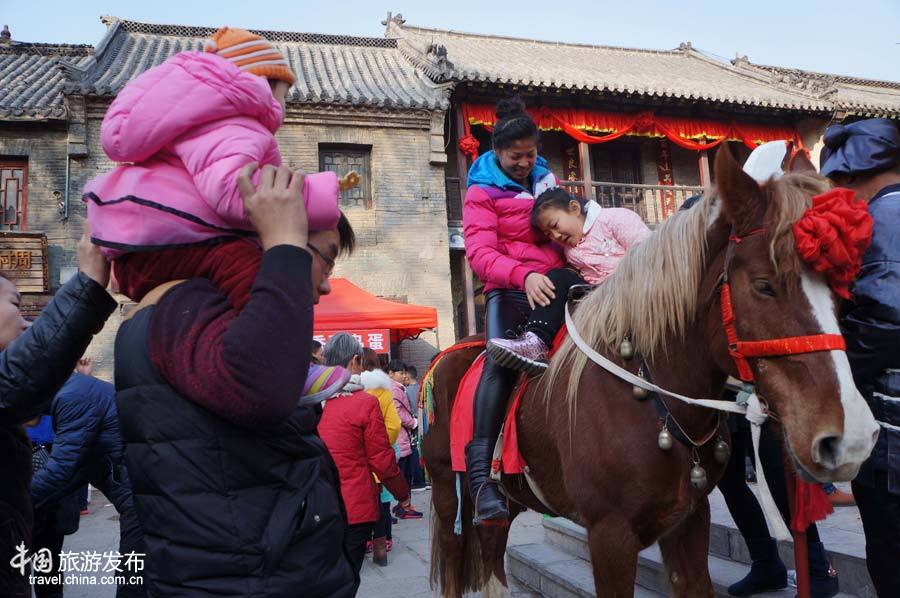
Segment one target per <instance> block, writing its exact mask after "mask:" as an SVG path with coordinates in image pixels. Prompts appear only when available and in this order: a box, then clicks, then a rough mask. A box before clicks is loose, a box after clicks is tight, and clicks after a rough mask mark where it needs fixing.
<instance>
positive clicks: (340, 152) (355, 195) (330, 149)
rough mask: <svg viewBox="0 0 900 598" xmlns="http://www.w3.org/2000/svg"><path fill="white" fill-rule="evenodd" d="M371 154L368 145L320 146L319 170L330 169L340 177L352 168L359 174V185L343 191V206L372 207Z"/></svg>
mask: <svg viewBox="0 0 900 598" xmlns="http://www.w3.org/2000/svg"><path fill="white" fill-rule="evenodd" d="M371 155H372V151H371V148H369V147H367V146H359V145H324V144H323V145H320V146H319V170H322V171H325V170H330V171H332V172H335V173H337V175H338V176H339V177H342V176H344V175H345V174H347V173H348V172H350V171H351V170H355V171H356V172H357V174H359V185H357V186H356V187H354V188H353V189H349V190H347V191H344V192H343V193H341V207H342V208H364V209H366V210H370V209H372V184H371V172H372V168H371V160H370V158H371Z"/></svg>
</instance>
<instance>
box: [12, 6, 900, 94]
mask: <svg viewBox="0 0 900 598" xmlns="http://www.w3.org/2000/svg"><path fill="white" fill-rule="evenodd" d="M388 11H392V12H393V13H395V14H396V13H402V14H403V16H404V18H406V20H407V23H408V24H410V25H418V26H422V27H434V28H439V29H455V30H458V31H466V32H472V33H488V34H495V35H507V36H514V37H527V38H534V39H544V40H551V41H561V42H575V43H589V44H602V45H613V46H625V47H633V48H654V49H672V48H675V47H677V46H678V44H679V43H681V42H684V41H690V42H691V43H692V44H693V45H694V47H695V48H697V49H699V50H701V51H703V52H706V53H707V54H709V55H711V56H713V57H716V58H719V59H722V60H730V59H732V58H734V57H735V55H736V54H741V55H746V56H747V57H748V58H749V59H750V60H751V61H752V62H755V63H759V64H770V65H778V66H791V67H797V68H803V69H807V70H813V71H820V72H827V73H836V74H843V75H854V76H858V77H870V78H875V79H885V80H889V81H900V0H854V1H853V2H847V0H744V1H743V2H735V1H734V0H717V1H713V0H667V1H660V0H612V1H610V0H594V1H590V0H564V1H561V2H552V1H549V0H542V1H532V0H519V1H517V2H509V1H505V0H504V1H495V2H490V1H488V0H482V1H480V2H479V1H470V0H450V1H448V0H440V1H432V2H406V1H401V0H384V1H380V0H367V1H364V0H331V1H323V0H318V1H315V2H308V1H299V0H295V1H288V0H250V1H247V0H243V1H241V2H237V1H235V0H231V1H229V0H217V1H212V0H200V1H191V0H180V1H173V0H144V1H143V2H134V1H132V0H119V1H111V0H67V1H60V0H0V25H3V24H7V25H9V27H10V30H11V32H12V38H13V39H14V40H19V41H32V42H52V43H84V44H97V43H98V42H99V41H100V39H101V37H102V36H103V34H104V32H105V31H106V28H105V27H104V25H102V24H101V23H100V16H101V15H113V16H117V17H120V18H125V19H130V20H136V21H146V22H151V23H163V24H178V25H200V26H209V27H215V26H220V25H230V26H234V27H244V28H247V29H274V30H283V31H284V30H287V31H303V32H309V33H333V34H346V35H363V36H372V37H381V36H382V35H383V34H384V27H383V26H382V25H381V21H383V20H384V18H385V16H386V14H387V12H388ZM449 58H450V60H451V61H452V60H453V57H452V56H450V57H449Z"/></svg>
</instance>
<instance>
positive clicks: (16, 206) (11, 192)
mask: <svg viewBox="0 0 900 598" xmlns="http://www.w3.org/2000/svg"><path fill="white" fill-rule="evenodd" d="M27 182H28V162H25V161H24V160H0V225H2V227H3V228H4V229H5V230H26V229H27V226H26V225H27V220H26V215H27V208H28V189H27Z"/></svg>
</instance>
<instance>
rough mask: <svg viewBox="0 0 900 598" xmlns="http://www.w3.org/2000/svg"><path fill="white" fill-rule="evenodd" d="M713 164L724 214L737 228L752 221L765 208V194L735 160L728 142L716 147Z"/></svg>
mask: <svg viewBox="0 0 900 598" xmlns="http://www.w3.org/2000/svg"><path fill="white" fill-rule="evenodd" d="M715 167H716V190H717V191H718V193H719V198H720V200H721V201H722V210H723V212H724V213H725V217H726V218H727V219H728V221H729V222H730V223H731V225H732V226H734V227H737V228H741V227H742V226H743V225H748V224H752V223H753V222H755V221H756V218H757V216H758V215H759V214H760V212H762V211H763V210H764V208H765V205H764V203H765V196H764V195H763V193H762V192H761V191H760V188H759V184H758V183H757V182H756V180H754V179H753V177H751V176H750V175H749V174H747V173H746V172H744V170H743V169H742V168H741V165H740V164H738V163H737V160H735V159H734V156H733V155H732V154H731V150H730V149H728V144H727V143H723V144H722V145H720V146H719V151H717V152H716V164H715Z"/></svg>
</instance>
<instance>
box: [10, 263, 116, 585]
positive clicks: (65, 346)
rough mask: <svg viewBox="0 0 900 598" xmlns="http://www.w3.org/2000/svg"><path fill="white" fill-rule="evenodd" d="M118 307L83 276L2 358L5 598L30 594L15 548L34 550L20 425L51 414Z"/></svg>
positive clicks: (27, 448) (26, 448)
mask: <svg viewBox="0 0 900 598" xmlns="http://www.w3.org/2000/svg"><path fill="white" fill-rule="evenodd" d="M115 307H116V302H115V301H114V300H113V298H112V297H111V296H110V295H109V293H107V292H106V290H105V289H103V288H102V287H101V286H100V285H98V284H97V283H96V282H94V281H93V280H91V279H90V278H88V277H87V276H86V275H84V274H82V273H80V272H79V273H78V274H77V275H76V276H74V277H73V278H72V279H71V280H70V281H69V282H67V283H66V284H65V285H64V286H63V287H62V288H61V289H60V290H59V292H57V293H56V296H55V297H54V298H53V300H52V301H51V302H50V303H49V304H48V305H47V307H45V308H44V311H43V312H42V313H41V315H40V317H39V318H37V319H36V320H35V321H34V324H33V325H32V326H31V328H29V329H28V330H26V331H25V332H24V333H23V334H22V336H20V337H19V338H17V339H16V340H15V341H13V342H12V343H11V344H10V345H9V347H7V348H6V350H5V351H3V352H2V353H0V455H2V459H0V480H2V481H3V483H0V563H2V564H3V566H0V596H18V595H25V591H26V590H27V585H22V578H21V577H18V575H16V574H17V573H18V572H17V571H15V570H13V569H12V568H11V567H10V566H9V559H10V558H11V557H12V555H13V554H15V549H14V547H15V546H17V545H18V544H19V543H21V542H25V544H26V546H28V545H30V544H31V526H32V506H31V442H30V441H29V440H28V437H27V436H26V435H25V432H24V430H23V429H22V425H21V424H22V423H24V422H25V421H27V420H29V419H31V418H32V417H34V416H36V415H39V414H40V413H42V412H43V411H44V410H46V409H47V406H48V405H49V404H50V401H51V400H52V399H53V396H54V395H55V394H56V391H57V390H59V388H60V386H62V385H63V383H64V382H65V381H66V379H67V378H68V377H69V375H70V374H71V373H72V370H73V369H74V368H75V364H76V362H77V361H78V358H79V357H81V355H82V354H83V353H84V351H85V349H87V346H88V344H89V343H90V341H91V337H92V336H93V335H94V334H96V333H97V332H99V331H100V329H101V328H102V327H103V323H104V322H105V321H106V318H108V317H109V315H110V314H111V313H112V311H113V309H115Z"/></svg>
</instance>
